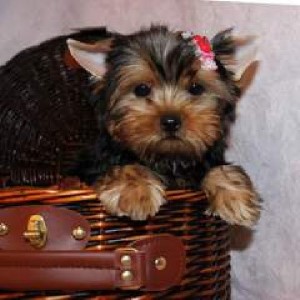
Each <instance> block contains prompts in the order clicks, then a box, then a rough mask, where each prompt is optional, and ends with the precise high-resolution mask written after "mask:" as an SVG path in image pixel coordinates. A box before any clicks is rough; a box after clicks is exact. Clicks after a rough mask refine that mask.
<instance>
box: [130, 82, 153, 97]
mask: <svg viewBox="0 0 300 300" xmlns="http://www.w3.org/2000/svg"><path fill="white" fill-rule="evenodd" d="M134 93H135V95H136V96H137V97H146V96H148V95H149V94H150V93H151V87H150V86H149V85H147V84H145V83H142V84H139V85H137V86H136V87H135V88H134Z"/></svg>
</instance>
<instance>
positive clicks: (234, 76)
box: [68, 26, 260, 226]
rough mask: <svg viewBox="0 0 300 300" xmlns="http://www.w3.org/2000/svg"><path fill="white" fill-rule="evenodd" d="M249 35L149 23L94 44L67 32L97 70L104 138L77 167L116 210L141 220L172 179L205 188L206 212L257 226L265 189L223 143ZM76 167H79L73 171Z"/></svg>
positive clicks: (245, 76) (244, 76)
mask: <svg viewBox="0 0 300 300" xmlns="http://www.w3.org/2000/svg"><path fill="white" fill-rule="evenodd" d="M250 42H251V38H249V37H247V38H235V37H233V36H232V32H231V30H225V31H223V32H221V33H219V34H217V35H216V36H215V37H214V38H213V39H212V41H211V42H209V41H208V39H207V38H206V37H203V36H199V35H193V34H191V33H187V32H172V31H170V30H168V29H167V28H166V27H164V26H152V27H151V28H149V29H145V30H141V31H138V32H136V33H134V34H130V35H121V34H116V33H110V32H104V33H103V34H102V36H101V37H99V39H98V40H97V41H95V42H94V43H90V44H86V43H83V42H79V41H75V40H71V39H69V40H68V46H69V50H70V53H71V55H72V56H73V57H74V59H75V60H76V61H77V62H78V63H79V64H80V65H81V66H82V67H83V68H85V69H86V70H87V71H89V72H90V73H91V74H92V75H94V77H95V78H97V84H96V86H97V87H96V89H95V90H96V92H95V97H94V98H95V99H96V113H97V117H98V120H99V139H98V141H97V142H96V145H95V147H93V148H92V149H90V150H89V151H87V152H86V153H85V154H83V155H82V157H81V160H80V162H79V163H78V165H77V167H76V172H75V173H76V175H78V176H79V177H80V178H81V179H82V180H84V181H87V182H88V183H93V181H95V182H96V185H95V186H96V191H97V195H98V197H99V199H100V200H101V201H102V203H103V205H104V206H105V208H106V209H107V210H108V211H109V212H110V213H112V214H115V215H118V216H129V217H130V218H132V219H134V220H145V219H146V218H147V217H149V216H154V215H155V214H156V213H157V212H158V210H159V208H160V206H161V205H163V204H164V203H165V202H166V200H165V198H164V191H165V190H166V189H169V188H188V189H203V190H204V191H205V192H206V193H207V196H208V199H209V202H210V206H209V209H208V211H207V212H208V213H211V214H214V215H217V216H220V217H221V218H222V219H224V220H226V221H227V222H228V223H230V224H240V225H245V226H251V225H252V224H254V223H255V222H256V221H257V220H258V218H259V215H260V204H259V197H258V194H257V193H256V191H255V189H254V187H253V184H252V183H251V180H250V178H249V176H248V175H247V174H246V172H245V171H244V170H243V169H242V168H241V167H239V166H234V165H230V164H228V163H226V161H225V158H224V152H225V149H226V141H227V138H228V135H229V128H230V125H231V124H232V123H233V122H234V120H235V108H236V104H237V102H238V99H239V97H240V96H241V93H242V92H243V90H244V89H245V87H246V86H247V84H248V82H249V81H250V80H249V78H250V77H251V74H252V73H254V72H253V70H254V69H255V65H254V64H253V63H250V64H249V63H247V64H245V62H244V65H243V66H242V70H241V69H239V66H240V64H239V62H238V61H237V60H236V53H237V52H238V50H239V48H243V47H247V45H248V44H249V43H250ZM73 174H74V173H73Z"/></svg>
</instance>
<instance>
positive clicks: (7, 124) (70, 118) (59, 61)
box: [0, 36, 230, 300]
mask: <svg viewBox="0 0 300 300" xmlns="http://www.w3.org/2000/svg"><path fill="white" fill-rule="evenodd" d="M66 38H67V37H66V36H63V37H58V38H55V39H53V40H50V41H47V42H45V43H42V44H41V45H38V46H36V47H32V48H29V49H26V50H24V51H22V52H21V53H20V54H18V55H17V56H15V57H14V58H13V59H12V60H10V61H9V62H8V63H7V64H6V65H5V66H2V67H0V187H1V185H3V186H4V185H6V184H5V183H4V182H5V179H6V178H8V185H11V184H12V185H16V184H19V185H35V186H38V185H43V186H45V185H52V184H54V183H57V182H58V180H59V179H60V178H61V174H62V173H63V172H64V170H66V168H67V167H68V166H69V165H70V164H71V162H72V161H73V160H74V157H75V155H76V153H77V152H78V151H79V150H80V148H81V147H82V146H83V145H85V144H87V143H89V142H90V141H91V140H94V138H95V136H96V133H97V131H96V122H95V118H94V116H93V112H92V108H91V106H90V105H89V104H88V101H87V99H88V98H89V94H90V91H89V86H88V75H87V74H86V73H85V72H84V71H83V70H80V69H76V68H75V69H74V68H72V67H70V66H68V65H66V63H65V59H64V57H65V56H64V55H65V50H66V45H65V41H66ZM75 38H77V39H79V38H78V37H77V36H76V37H75ZM167 197H168V199H169V200H170V202H169V204H167V205H165V206H163V207H162V209H161V211H160V213H159V214H158V215H157V216H156V217H155V218H153V219H152V220H149V221H147V222H132V221H129V220H128V219H126V218H116V217H112V216H109V215H107V214H106V213H105V210H104V209H103V207H102V206H101V205H100V203H99V201H97V200H96V199H95V194H94V192H93V191H92V190H90V189H87V188H81V189H72V190H57V189H54V188H50V189H49V188H46V189H45V188H32V187H22V188H20V187H15V188H13V187H11V188H4V189H1V190H0V207H5V206H11V205H31V204H40V203H44V204H52V205H58V206H64V207H67V208H69V209H73V210H75V211H78V212H80V213H81V214H82V215H84V216H85V217H86V218H87V220H88V221H89V222H90V224H91V227H92V237H91V239H90V241H89V244H88V247H87V250H96V251H104V250H113V249H115V248H116V247H118V246H123V245H127V244H128V243H129V242H130V241H133V240H135V239H137V238H138V237H139V236H144V235H150V234H155V233H171V234H175V235H178V236H181V237H182V239H183V241H184V242H185V245H186V249H187V256H188V265H187V267H188V271H187V274H186V277H185V279H184V281H183V282H182V284H181V285H180V286H178V287H176V288H174V289H171V290H168V291H166V292H160V293H155V294H145V293H143V292H136V291H133V292H129V291H127V292H124V291H123V292H121V291H111V292H104V291H99V292H88V291H83V292H78V293H74V294H72V295H69V294H67V293H65V294H62V292H60V291H57V292H47V293H46V292H45V293H36V292H32V293H13V292H10V293H8V292H5V291H2V292H1V291H0V300H1V299H51V300H56V299H98V300H109V299H116V300H117V299H133V300H146V299H148V300H149V299H178V300H183V299H192V300H193V299H195V300H227V299H230V272H229V271H230V257H229V236H228V226H227V225H226V224H225V223H224V222H222V221H221V220H219V219H216V218H214V217H208V216H206V215H204V214H203V212H204V210H205V207H206V201H205V200H206V199H205V195H204V194H203V193H201V192H191V191H173V192H168V194H167Z"/></svg>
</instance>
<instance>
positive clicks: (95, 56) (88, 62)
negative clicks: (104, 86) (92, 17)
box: [67, 39, 112, 77]
mask: <svg viewBox="0 0 300 300" xmlns="http://www.w3.org/2000/svg"><path fill="white" fill-rule="evenodd" d="M67 44H68V47H69V51H70V53H71V55H72V56H73V58H74V59H75V60H76V61H77V62H78V64H79V65H81V66H82V67H83V68H84V69H85V70H87V71H88V72H90V73H91V74H92V75H94V76H96V77H102V76H103V75H104V73H105V72H106V55H107V53H108V52H109V51H110V50H111V45H112V39H105V40H102V41H99V42H96V43H94V44H86V43H82V42H79V41H76V40H73V39H68V40H67Z"/></svg>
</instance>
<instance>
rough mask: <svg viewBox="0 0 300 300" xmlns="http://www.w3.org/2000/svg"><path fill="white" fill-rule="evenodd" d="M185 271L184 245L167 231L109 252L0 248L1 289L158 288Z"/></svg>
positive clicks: (176, 281) (175, 280) (178, 278)
mask: <svg viewBox="0 0 300 300" xmlns="http://www.w3.org/2000/svg"><path fill="white" fill-rule="evenodd" d="M184 272H185V249H184V245H183V244H182V242H181V240H180V239H179V238H177V237H175V236H172V235H168V234H163V235H156V236H151V237H146V238H142V239H140V240H138V241H136V242H134V243H132V244H130V245H129V246H128V248H120V249H117V250H115V251H112V252H98V251H0V289H1V290H3V289H4V290H14V291H29V290H35V291H38V290H43V291H44V290H63V291H78V290H108V289H116V288H119V289H142V290H144V291H160V290H165V289H168V288H170V287H172V286H174V285H177V284H179V283H180V281H181V279H182V276H183V275H184Z"/></svg>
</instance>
